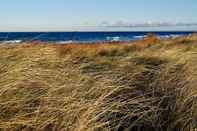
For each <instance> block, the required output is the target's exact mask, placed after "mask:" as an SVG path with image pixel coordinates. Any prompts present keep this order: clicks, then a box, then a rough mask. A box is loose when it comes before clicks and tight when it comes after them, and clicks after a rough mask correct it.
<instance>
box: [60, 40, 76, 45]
mask: <svg viewBox="0 0 197 131" xmlns="http://www.w3.org/2000/svg"><path fill="white" fill-rule="evenodd" d="M73 42H74V41H73V40H67V41H58V42H57V43H58V44H69V43H73Z"/></svg>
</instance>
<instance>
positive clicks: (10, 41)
mask: <svg viewBox="0 0 197 131" xmlns="http://www.w3.org/2000/svg"><path fill="white" fill-rule="evenodd" d="M21 42H22V40H7V41H3V42H2V43H4V44H14V43H21Z"/></svg>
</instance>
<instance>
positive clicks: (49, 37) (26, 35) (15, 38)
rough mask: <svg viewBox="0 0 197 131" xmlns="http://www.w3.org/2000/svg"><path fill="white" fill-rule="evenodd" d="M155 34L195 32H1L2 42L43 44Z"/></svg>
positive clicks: (179, 34) (166, 34) (131, 37)
mask: <svg viewBox="0 0 197 131" xmlns="http://www.w3.org/2000/svg"><path fill="white" fill-rule="evenodd" d="M148 33H154V34H156V35H157V36H159V37H161V38H167V37H178V36H182V35H189V34H192V33H194V32H187V31H183V32H182V31H178V32H175V31H173V32H0V42H1V43H2V42H4V43H18V42H22V41H42V42H56V43H69V42H84V43H85V42H105V41H132V40H137V39H141V38H143V37H145V36H146V35H147V34H148Z"/></svg>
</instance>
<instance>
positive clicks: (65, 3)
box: [0, 0, 197, 31]
mask: <svg viewBox="0 0 197 131" xmlns="http://www.w3.org/2000/svg"><path fill="white" fill-rule="evenodd" d="M196 12H197V0H1V1H0V31H64V30H65V31H66V30H73V31H74V30H80V28H81V29H82V30H83V29H85V30H88V29H90V28H96V29H99V26H102V25H103V24H107V25H110V24H114V23H116V25H117V24H118V23H135V24H136V23H154V22H157V23H158V22H167V23H197V15H196ZM184 28H187V27H184ZM190 28H191V27H190ZM196 29H197V28H196ZM104 30H105V29H104ZM131 30H132V29H131Z"/></svg>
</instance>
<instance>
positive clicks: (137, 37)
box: [133, 35, 146, 39]
mask: <svg viewBox="0 0 197 131" xmlns="http://www.w3.org/2000/svg"><path fill="white" fill-rule="evenodd" d="M144 37H146V35H137V36H133V38H134V39H143V38H144Z"/></svg>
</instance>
